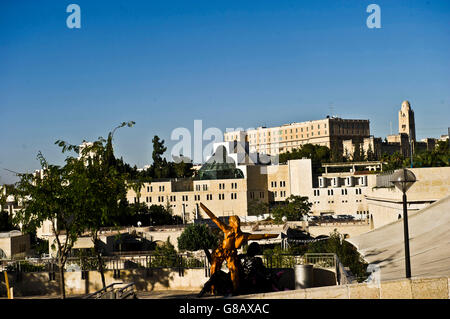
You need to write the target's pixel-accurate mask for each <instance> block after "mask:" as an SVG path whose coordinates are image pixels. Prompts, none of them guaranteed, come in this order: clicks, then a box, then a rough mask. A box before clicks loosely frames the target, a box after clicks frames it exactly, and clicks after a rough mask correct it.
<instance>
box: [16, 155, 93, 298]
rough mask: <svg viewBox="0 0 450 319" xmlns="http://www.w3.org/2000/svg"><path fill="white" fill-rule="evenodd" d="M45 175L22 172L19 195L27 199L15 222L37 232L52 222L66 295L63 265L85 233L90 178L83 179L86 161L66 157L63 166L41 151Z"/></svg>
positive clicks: (62, 283)
mask: <svg viewBox="0 0 450 319" xmlns="http://www.w3.org/2000/svg"><path fill="white" fill-rule="evenodd" d="M38 159H39V160H40V162H41V167H42V170H43V174H42V176H41V174H19V177H20V180H19V182H18V183H17V186H16V194H17V196H18V197H19V198H22V199H23V200H24V206H23V208H22V209H21V210H19V211H18V212H17V214H16V215H15V216H14V223H15V224H21V225H22V230H23V231H26V232H27V231H28V232H35V231H36V229H37V228H39V227H41V226H42V224H43V222H44V221H50V222H51V225H52V232H53V234H54V236H55V243H50V245H52V246H55V245H56V247H57V252H58V254H57V260H58V267H59V271H60V276H61V280H60V292H61V297H62V298H65V287H64V266H65V264H66V261H67V258H68V256H69V253H70V251H71V249H72V247H73V245H74V243H75V242H76V240H77V238H78V237H79V236H80V235H81V234H82V233H83V231H84V225H83V222H82V214H80V212H81V211H83V210H84V204H85V203H84V202H83V201H81V200H80V198H83V196H84V194H85V192H86V187H87V186H88V180H85V179H80V178H78V177H79V172H80V170H83V169H84V163H83V162H81V161H78V160H77V159H76V158H73V157H68V158H66V164H65V165H64V166H62V167H60V166H56V165H49V164H48V163H47V161H46V160H45V158H44V156H43V155H42V154H41V153H40V152H39V154H38Z"/></svg>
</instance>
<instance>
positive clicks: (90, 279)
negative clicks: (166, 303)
mask: <svg viewBox="0 0 450 319" xmlns="http://www.w3.org/2000/svg"><path fill="white" fill-rule="evenodd" d="M272 271H273V272H274V273H277V272H280V271H282V272H283V273H282V275H281V277H280V281H279V283H280V285H281V286H282V287H284V288H286V289H294V287H295V285H294V271H293V269H272ZM113 275H114V272H113V271H105V280H106V285H110V284H112V283H115V282H123V283H131V282H134V284H135V288H136V290H137V291H161V290H191V291H197V292H200V290H201V289H202V287H203V285H204V283H205V282H206V281H208V279H209V277H207V276H206V275H205V270H204V269H184V270H183V271H182V273H181V274H180V272H179V271H178V270H177V269H167V268H161V269H130V270H121V271H120V278H114V277H113ZM55 277H56V278H55V279H56V280H52V281H49V274H48V273H47V272H41V273H22V274H21V278H20V279H19V278H17V275H16V274H14V273H9V274H8V280H9V285H10V287H13V289H14V295H15V296H33V295H57V294H59V273H55ZM64 278H65V284H66V294H67V295H68V296H69V295H83V294H88V293H92V292H95V291H97V290H100V289H101V288H102V281H101V276H100V273H99V272H97V271H89V272H88V275H87V279H81V272H79V271H75V272H66V273H65V274H64ZM335 284H336V276H335V273H334V272H333V271H331V270H329V269H322V268H314V273H313V286H314V287H317V286H331V285H335ZM1 296H6V289H5V283H4V278H3V276H2V279H1V280H0V297H1Z"/></svg>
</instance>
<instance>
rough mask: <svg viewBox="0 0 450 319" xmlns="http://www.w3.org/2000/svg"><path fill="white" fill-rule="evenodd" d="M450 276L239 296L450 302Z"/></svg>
mask: <svg viewBox="0 0 450 319" xmlns="http://www.w3.org/2000/svg"><path fill="white" fill-rule="evenodd" d="M449 291H450V277H427V278H420V277H418V278H412V279H401V280H392V281H383V282H381V283H380V284H378V285H376V284H366V283H361V284H351V285H342V286H331V287H319V288H309V289H298V290H290V291H280V292H271V293H265V294H254V295H246V296H239V297H234V298H241V299H450V295H449Z"/></svg>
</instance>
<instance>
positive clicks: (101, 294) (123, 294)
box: [82, 282, 136, 299]
mask: <svg viewBox="0 0 450 319" xmlns="http://www.w3.org/2000/svg"><path fill="white" fill-rule="evenodd" d="M123 284H124V283H123V282H115V283H112V284H110V285H108V286H106V287H105V288H102V289H100V290H97V291H96V292H93V293H91V294H89V295H86V296H84V297H83V298H82V299H126V298H130V297H131V298H134V297H135V296H136V294H135V292H134V283H133V282H132V283H129V284H126V285H125V286H124V287H121V288H117V287H115V286H117V285H123Z"/></svg>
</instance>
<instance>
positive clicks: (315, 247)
mask: <svg viewBox="0 0 450 319" xmlns="http://www.w3.org/2000/svg"><path fill="white" fill-rule="evenodd" d="M307 253H335V254H336V255H337V256H338V257H339V260H340V261H341V263H342V264H343V265H344V266H345V267H349V268H350V271H351V272H352V273H353V274H354V275H355V276H356V277H357V278H358V281H362V280H364V279H366V278H367V273H366V270H367V263H366V262H365V261H364V259H363V258H362V257H361V255H360V254H359V253H358V250H357V249H356V248H355V247H354V246H353V245H352V244H350V243H349V242H347V241H345V240H344V238H343V235H342V234H339V233H338V232H337V231H336V230H335V231H334V232H333V233H331V234H330V237H329V238H328V239H327V240H322V241H317V242H314V243H311V244H309V245H308V250H307Z"/></svg>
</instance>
